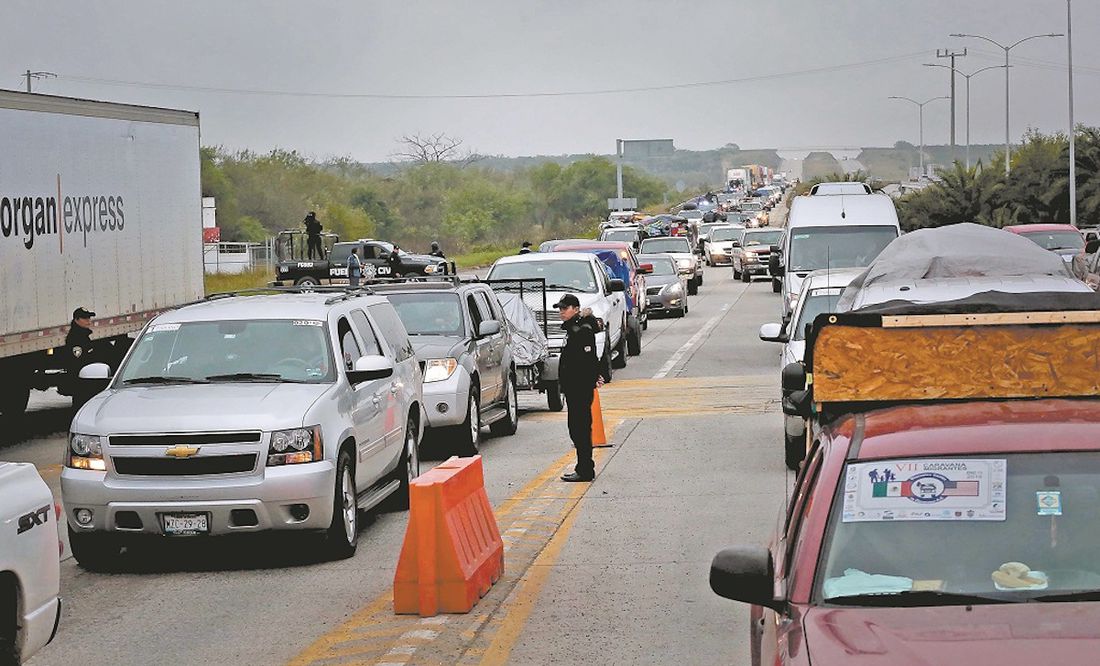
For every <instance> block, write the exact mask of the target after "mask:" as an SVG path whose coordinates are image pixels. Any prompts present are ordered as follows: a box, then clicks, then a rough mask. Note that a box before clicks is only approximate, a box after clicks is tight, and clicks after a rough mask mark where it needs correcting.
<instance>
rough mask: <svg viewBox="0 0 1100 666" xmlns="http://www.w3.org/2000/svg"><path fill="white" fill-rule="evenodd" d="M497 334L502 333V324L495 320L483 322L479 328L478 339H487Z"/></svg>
mask: <svg viewBox="0 0 1100 666" xmlns="http://www.w3.org/2000/svg"><path fill="white" fill-rule="evenodd" d="M497 333H500V322H499V321H497V320H495V319H490V320H489V321H483V322H481V323H480V324H478V326H477V337H479V338H487V337H489V336H490V335H496V334H497Z"/></svg>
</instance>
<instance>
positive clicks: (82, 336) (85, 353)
mask: <svg viewBox="0 0 1100 666" xmlns="http://www.w3.org/2000/svg"><path fill="white" fill-rule="evenodd" d="M92 317H95V313H94V312H91V311H90V310H85V309H84V308H82V307H81V308H77V309H75V310H73V320H72V322H71V323H70V324H69V332H68V333H66V334H65V349H67V350H68V351H69V356H70V359H71V367H72V369H73V372H74V373H75V372H78V371H79V370H80V368H82V367H84V366H86V365H88V364H89V363H94V362H95V361H93V360H92V359H93V358H94V351H95V345H94V344H93V343H92Z"/></svg>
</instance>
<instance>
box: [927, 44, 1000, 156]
mask: <svg viewBox="0 0 1100 666" xmlns="http://www.w3.org/2000/svg"><path fill="white" fill-rule="evenodd" d="M924 66H925V67H944V68H946V67H947V65H941V64H939V63H936V62H926V63H924ZM1002 67H1004V65H990V66H989V67H982V68H981V69H979V70H978V71H976V72H971V73H970V74H967V73H966V72H962V71H958V70H953V73H955V72H957V73H958V74H959V76H961V77H963V78H964V79H966V170H967V171H969V170H970V79H971V78H972V77H974V76H975V75H977V74H981V73H982V72H985V71H987V70H990V69H1001V68H1002Z"/></svg>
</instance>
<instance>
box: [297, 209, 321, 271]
mask: <svg viewBox="0 0 1100 666" xmlns="http://www.w3.org/2000/svg"><path fill="white" fill-rule="evenodd" d="M302 222H303V223H304V224H305V225H306V247H308V248H309V258H310V259H313V258H314V253H315V252H316V254H317V258H318V259H324V258H325V249H324V247H322V245H321V231H322V230H323V229H324V226H322V225H321V223H320V222H319V221H318V220H317V213H316V212H314V211H312V210H311V211H309V213H308V214H307V215H306V219H304V220H302Z"/></svg>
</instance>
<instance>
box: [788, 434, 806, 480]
mask: <svg viewBox="0 0 1100 666" xmlns="http://www.w3.org/2000/svg"><path fill="white" fill-rule="evenodd" d="M805 457H806V438H805V437H791V436H790V435H788V434H786V433H784V434H783V461H784V462H785V463H786V465H787V469H789V470H791V471H795V472H797V471H798V466H799V465H801V464H802V459H803V458H805Z"/></svg>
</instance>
